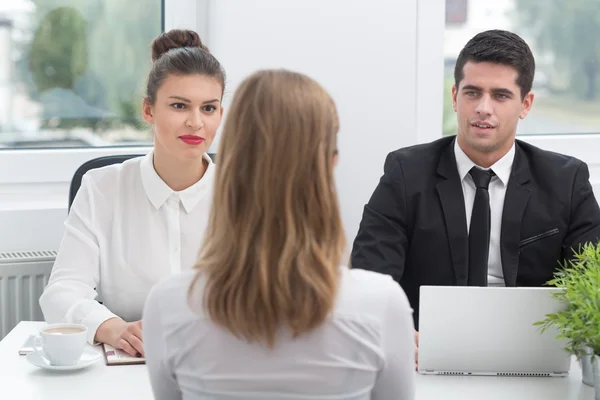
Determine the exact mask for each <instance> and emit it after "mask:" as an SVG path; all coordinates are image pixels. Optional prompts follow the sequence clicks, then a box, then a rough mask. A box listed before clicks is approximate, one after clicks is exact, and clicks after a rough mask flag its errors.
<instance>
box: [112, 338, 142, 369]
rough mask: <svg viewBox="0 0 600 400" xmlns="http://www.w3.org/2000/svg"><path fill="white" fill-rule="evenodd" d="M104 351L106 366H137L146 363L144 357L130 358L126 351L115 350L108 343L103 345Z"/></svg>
mask: <svg viewBox="0 0 600 400" xmlns="http://www.w3.org/2000/svg"><path fill="white" fill-rule="evenodd" d="M102 350H103V353H104V359H105V360H106V365H135V364H145V363H146V359H145V358H144V357H133V356H130V355H129V354H127V353H126V352H125V351H123V350H118V349H115V348H114V347H112V346H111V345H109V344H106V343H103V344H102Z"/></svg>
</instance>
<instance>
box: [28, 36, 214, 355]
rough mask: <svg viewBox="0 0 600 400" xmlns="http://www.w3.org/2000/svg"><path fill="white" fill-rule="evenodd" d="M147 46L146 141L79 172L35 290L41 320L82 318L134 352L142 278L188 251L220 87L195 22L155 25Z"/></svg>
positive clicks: (201, 224)
mask: <svg viewBox="0 0 600 400" xmlns="http://www.w3.org/2000/svg"><path fill="white" fill-rule="evenodd" d="M151 48H152V61H153V65H152V69H151V71H150V74H149V76H148V83H147V87H146V95H145V97H144V99H143V111H142V112H143V117H144V120H145V121H146V122H147V123H148V124H149V125H150V126H151V129H152V132H153V135H154V147H153V149H152V151H151V152H150V153H149V154H147V155H146V156H144V157H137V158H133V159H130V160H128V161H126V162H124V163H123V164H118V165H111V166H108V167H104V168H99V169H95V170H91V171H89V172H88V173H87V174H86V175H85V176H84V177H83V180H82V184H81V188H80V190H79V191H78V193H77V196H76V198H75V200H74V202H73V205H72V207H71V210H70V212H69V216H68V218H67V221H66V223H65V228H66V229H65V234H64V237H63V240H62V244H61V247H60V250H59V254H58V257H57V259H56V262H55V264H54V268H53V270H52V274H51V276H50V280H49V282H48V286H47V287H46V288H45V290H44V293H43V294H42V296H41V297H40V306H41V308H42V311H43V313H44V317H45V319H46V321H48V322H50V323H54V322H70V323H78V324H83V325H85V326H87V327H88V341H89V342H90V343H107V344H110V345H112V346H114V347H115V348H117V349H122V350H124V351H126V352H127V353H129V354H131V355H133V356H138V357H141V356H143V355H144V346H143V340H142V337H143V336H142V325H141V321H140V320H141V318H142V310H143V306H144V302H145V300H146V296H147V295H148V292H149V291H150V288H151V287H152V286H153V285H154V284H155V283H156V282H158V281H159V280H160V279H161V278H163V277H165V276H168V275H171V274H176V273H178V272H180V271H182V270H186V269H190V268H192V266H193V265H194V263H195V261H196V256H197V254H198V251H199V246H200V243H201V239H202V236H203V233H204V229H205V227H206V225H207V223H208V215H209V209H210V203H211V199H212V186H213V180H214V175H215V165H214V164H213V162H212V161H211V159H210V158H209V157H208V155H207V150H208V148H209V147H210V145H211V143H212V142H213V140H214V137H215V134H216V132H217V128H218V127H219V125H220V123H221V117H222V115H223V108H222V107H221V100H222V97H223V92H224V89H225V72H224V70H223V68H222V67H221V64H220V63H219V61H217V59H216V58H215V57H214V56H213V55H212V54H211V53H210V51H209V50H208V48H206V46H204V45H203V44H202V41H201V40H200V38H199V37H198V34H197V33H196V32H193V31H189V30H172V31H169V32H165V33H162V34H161V35H159V36H158V37H157V38H156V39H154V41H153V42H152V46H151ZM97 299H98V300H100V301H101V302H99V301H98V300H97Z"/></svg>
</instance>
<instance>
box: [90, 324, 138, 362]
mask: <svg viewBox="0 0 600 400" xmlns="http://www.w3.org/2000/svg"><path fill="white" fill-rule="evenodd" d="M94 341H96V342H102V343H107V344H110V345H111V346H112V347H114V348H115V349H120V350H123V351H125V352H126V353H128V354H129V355H131V356H133V357H143V356H144V344H143V342H142V321H135V322H125V321H123V320H122V319H120V318H111V319H109V320H106V321H104V322H103V323H102V324H101V325H100V326H99V327H98V330H97V331H96V337H95V338H94Z"/></svg>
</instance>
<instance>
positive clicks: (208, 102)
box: [169, 96, 219, 104]
mask: <svg viewBox="0 0 600 400" xmlns="http://www.w3.org/2000/svg"><path fill="white" fill-rule="evenodd" d="M169 98H170V99H177V100H181V101H184V102H186V103H191V102H192V101H191V100H190V99H188V98H185V97H181V96H169ZM218 102H219V99H212V100H207V101H205V102H203V103H202V104H210V103H218Z"/></svg>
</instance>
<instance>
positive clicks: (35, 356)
mask: <svg viewBox="0 0 600 400" xmlns="http://www.w3.org/2000/svg"><path fill="white" fill-rule="evenodd" d="M101 358H102V354H100V353H98V352H97V351H95V350H93V349H91V348H87V347H86V348H85V350H84V351H83V354H82V355H81V358H80V359H79V361H78V362H77V364H75V365H66V366H58V365H52V364H50V360H48V359H47V358H46V355H45V354H44V352H43V351H34V352H33V353H29V354H28V355H27V361H29V362H30V363H31V364H33V365H35V366H36V367H40V368H44V369H51V370H58V371H70V370H75V369H81V368H85V367H89V366H90V365H92V364H95V363H96V362H98V361H100V359H101Z"/></svg>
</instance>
